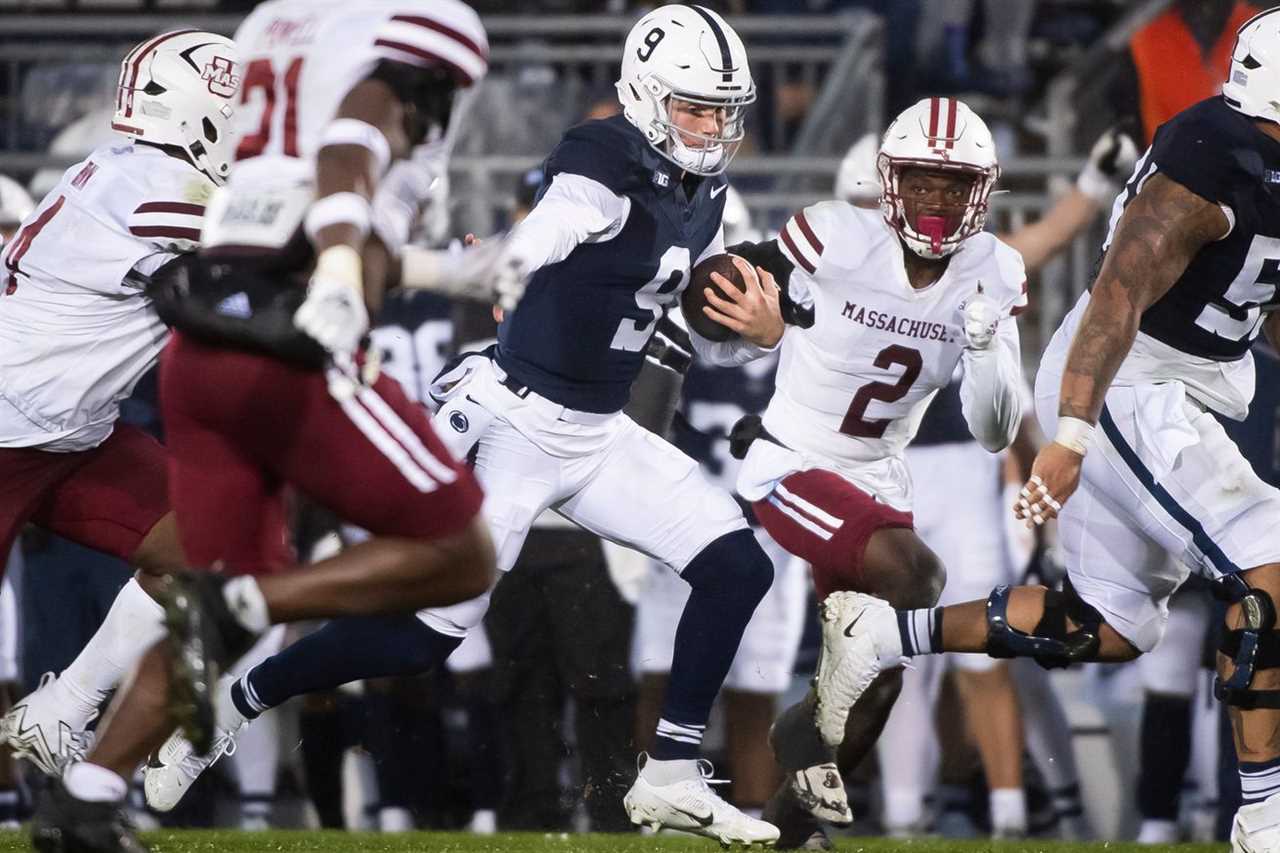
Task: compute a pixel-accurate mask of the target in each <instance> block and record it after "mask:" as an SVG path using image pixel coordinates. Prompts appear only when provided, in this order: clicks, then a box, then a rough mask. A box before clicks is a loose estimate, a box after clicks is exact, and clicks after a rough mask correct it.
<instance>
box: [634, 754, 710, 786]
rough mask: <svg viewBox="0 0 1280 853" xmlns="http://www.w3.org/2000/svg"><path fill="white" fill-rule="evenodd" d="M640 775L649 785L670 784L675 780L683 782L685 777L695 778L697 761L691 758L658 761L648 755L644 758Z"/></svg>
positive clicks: (696, 775) (696, 776)
mask: <svg viewBox="0 0 1280 853" xmlns="http://www.w3.org/2000/svg"><path fill="white" fill-rule="evenodd" d="M640 775H641V776H643V777H644V781H646V782H648V783H649V784H650V785H672V784H675V783H676V782H683V781H684V780H685V779H697V778H698V761H697V759H693V758H678V759H674V760H672V761H659V760H658V759H656V758H654V757H653V756H649V757H648V758H647V759H645V762H644V767H643V768H642V769H641V770H640Z"/></svg>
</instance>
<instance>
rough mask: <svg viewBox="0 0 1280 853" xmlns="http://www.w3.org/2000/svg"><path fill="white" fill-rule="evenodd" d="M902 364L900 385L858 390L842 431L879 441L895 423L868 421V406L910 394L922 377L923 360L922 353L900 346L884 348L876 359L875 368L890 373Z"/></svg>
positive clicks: (875, 384)
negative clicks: (918, 379)
mask: <svg viewBox="0 0 1280 853" xmlns="http://www.w3.org/2000/svg"><path fill="white" fill-rule="evenodd" d="M895 364H898V365H901V366H902V367H903V368H904V369H903V371H902V375H901V376H899V377H898V381H897V382H871V383H869V384H867V385H863V386H862V387H861V388H859V389H858V393H857V394H854V395H853V400H852V402H850V403H849V409H848V411H846V412H845V413H844V420H843V421H841V422H840V432H842V433H844V434H845V435H852V436H854V437H856V438H880V437H881V436H883V435H884V431H885V429H886V428H887V427H888V426H889V424H890V423H891V422H892V420H893V419H892V418H876V419H874V420H867V406H868V405H870V404H871V401H872V400H879V401H880V402H882V403H896V402H898V401H899V400H901V399H902V398H903V397H905V396H906V395H907V391H909V390H911V386H912V385H913V384H915V381H916V379H917V378H919V376H920V368H922V367H923V366H924V359H922V358H921V357H920V350H917V349H911V348H910V347H904V346H901V345H899V344H894V345H893V346H888V347H885V348H884V349H882V350H880V353H879V355H877V356H876V360H875V365H876V367H878V368H879V369H881V370H888V369H889V368H890V367H892V366H893V365H895Z"/></svg>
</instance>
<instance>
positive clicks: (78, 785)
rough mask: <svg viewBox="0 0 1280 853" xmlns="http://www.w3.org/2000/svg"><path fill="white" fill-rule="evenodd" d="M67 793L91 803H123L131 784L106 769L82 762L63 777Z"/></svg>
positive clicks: (72, 766) (73, 765)
mask: <svg viewBox="0 0 1280 853" xmlns="http://www.w3.org/2000/svg"><path fill="white" fill-rule="evenodd" d="M62 784H64V785H66V786H67V792H68V793H70V794H71V796H73V797H75V798H76V799H77V800H85V801H87V802H91V803H103V802H107V803H114V802H123V801H124V795H125V794H127V793H129V783H128V782H126V781H125V780H124V779H121V778H120V777H119V776H118V775H116V774H115V773H113V772H112V771H110V770H108V769H107V768H105V767H100V766H98V765H97V764H90V763H89V762H87V761H81V762H79V763H77V764H72V765H71V767H70V768H69V769H68V770H67V772H66V775H64V776H63V777H62Z"/></svg>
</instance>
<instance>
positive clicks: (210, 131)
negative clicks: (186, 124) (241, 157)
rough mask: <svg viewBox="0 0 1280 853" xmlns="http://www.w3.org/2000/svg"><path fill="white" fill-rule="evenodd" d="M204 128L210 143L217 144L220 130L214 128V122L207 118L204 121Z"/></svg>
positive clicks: (205, 135)
mask: <svg viewBox="0 0 1280 853" xmlns="http://www.w3.org/2000/svg"><path fill="white" fill-rule="evenodd" d="M203 126H204V138H205V139H207V140H209V141H210V142H217V141H218V129H217V128H216V127H214V126H213V122H211V121H209V119H208V118H205V119H204V120H203Z"/></svg>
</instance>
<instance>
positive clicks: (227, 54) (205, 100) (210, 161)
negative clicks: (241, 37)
mask: <svg viewBox="0 0 1280 853" xmlns="http://www.w3.org/2000/svg"><path fill="white" fill-rule="evenodd" d="M239 88H240V61H239V54H238V53H237V52H236V47H235V44H234V43H233V42H232V41H231V39H229V38H227V37H226V36H220V35H218V34H217V33H208V32H202V31H200V30H176V31H174V32H169V33H161V34H160V35H158V36H153V37H152V38H149V39H147V40H146V41H144V42H142V43H141V44H139V45H138V46H137V47H135V48H134V49H133V50H131V51H129V52H128V53H127V54H125V57H124V60H123V61H121V63H120V84H119V86H118V88H117V89H116V110H115V114H114V115H113V116H112V117H111V128H112V130H115V131H118V132H120V133H123V134H124V135H125V136H127V137H129V138H130V139H133V140H135V141H137V142H143V143H147V144H150V145H157V146H165V147H168V146H173V147H176V148H179V149H180V150H181V151H182V152H183V153H184V154H185V155H186V157H187V158H188V159H190V161H191V163H192V165H194V166H195V167H196V168H197V169H199V170H200V171H201V172H203V173H204V174H205V175H207V176H208V177H209V179H210V180H211V181H213V182H214V183H215V184H222V183H224V182H225V181H226V179H227V176H228V175H229V174H231V162H232V160H234V159H235V146H234V144H233V142H232V133H231V118H232V116H233V115H234V114H235V113H234V109H233V102H234V98H235V96H236V94H237V92H238V90H239Z"/></svg>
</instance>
